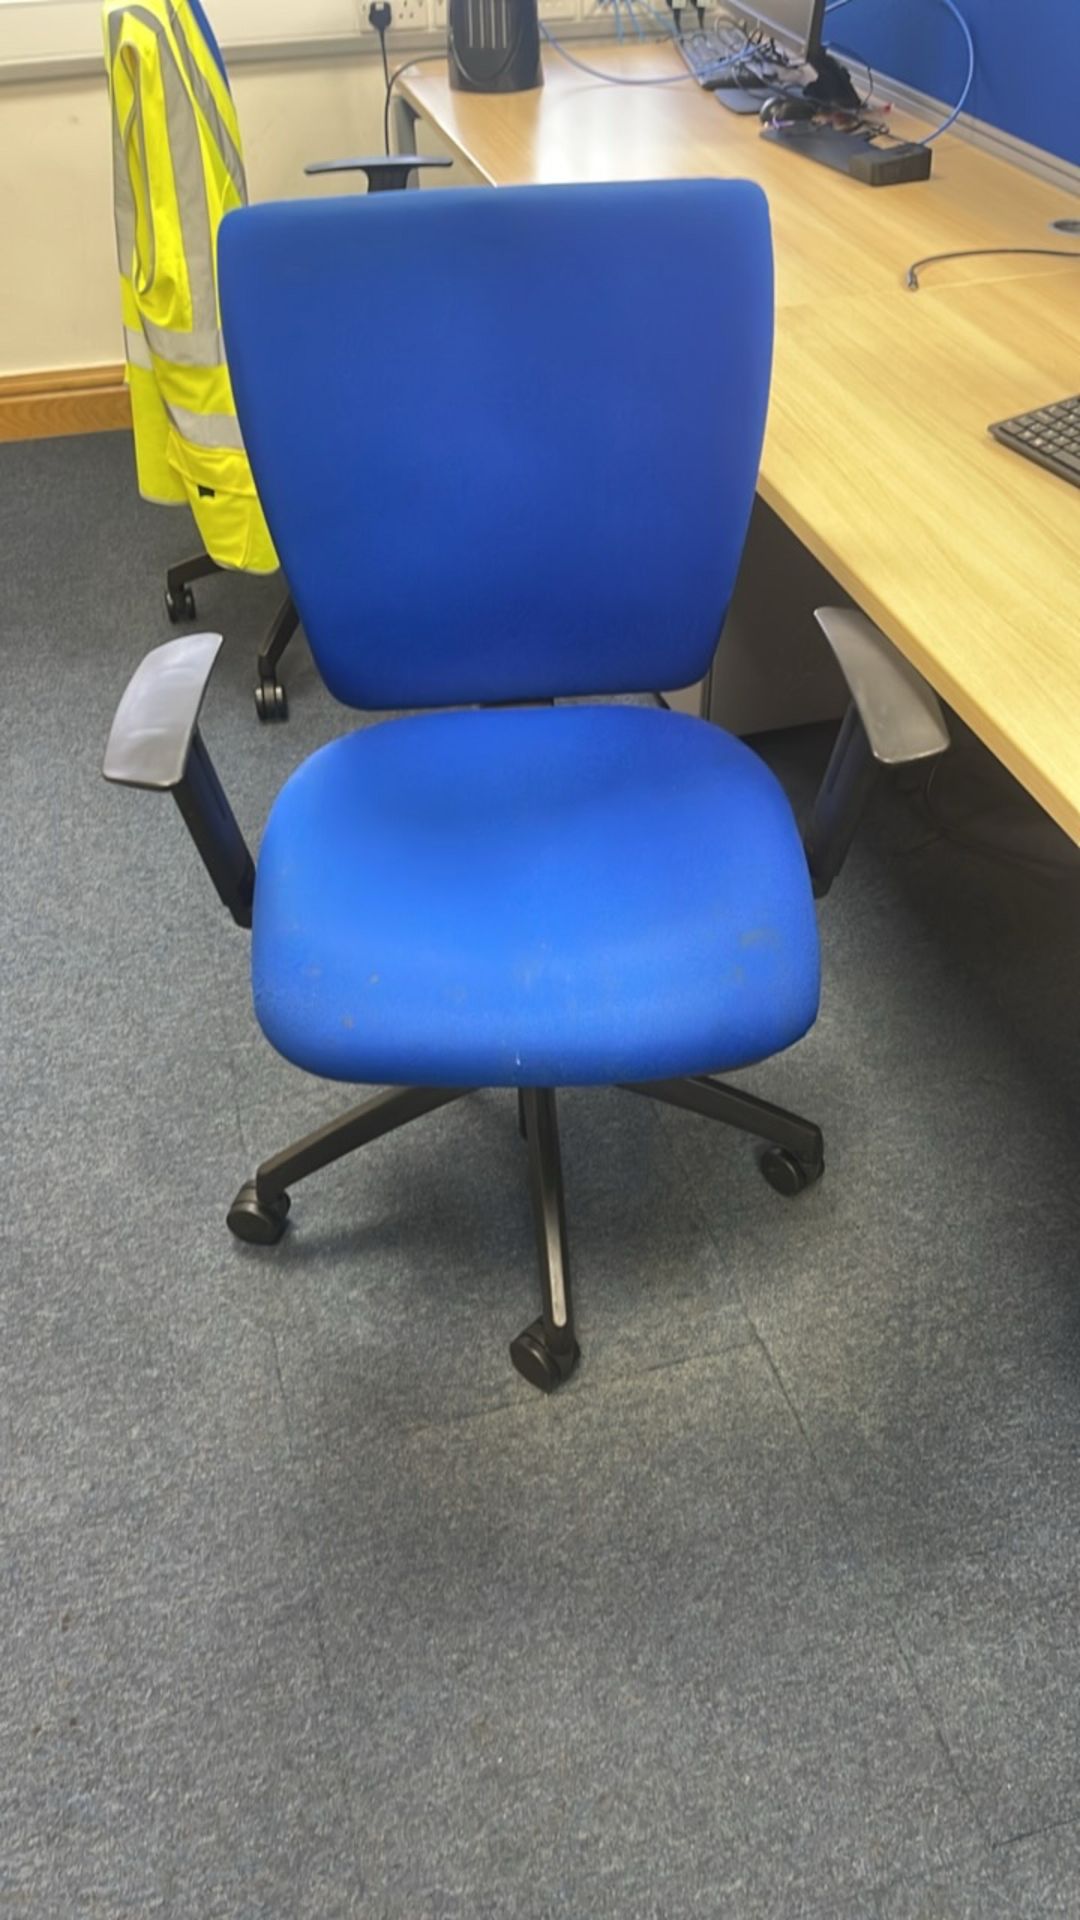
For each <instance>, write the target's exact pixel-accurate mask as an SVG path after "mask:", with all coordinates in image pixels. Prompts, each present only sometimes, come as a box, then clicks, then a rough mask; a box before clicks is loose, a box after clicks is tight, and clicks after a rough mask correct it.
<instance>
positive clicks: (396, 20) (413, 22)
mask: <svg viewBox="0 0 1080 1920" xmlns="http://www.w3.org/2000/svg"><path fill="white" fill-rule="evenodd" d="M2 4H3V0H0V5H2ZM439 4H440V0H434V5H435V9H436V16H438V9H439ZM368 5H369V0H356V17H357V22H358V24H359V27H360V31H361V33H368V34H371V35H372V37H374V33H375V29H374V27H373V26H372V24H371V22H370V20H369V19H368ZM390 11H391V15H392V18H391V21H390V27H389V32H390V34H391V36H393V34H394V32H395V30H396V31H397V32H398V33H426V31H427V29H428V28H429V27H430V26H431V24H432V20H431V12H432V7H431V3H430V0H390ZM445 20H446V7H445V4H443V6H442V20H440V19H439V18H438V17H436V19H435V25H436V26H440V25H444V24H445Z"/></svg>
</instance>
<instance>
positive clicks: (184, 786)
mask: <svg viewBox="0 0 1080 1920" xmlns="http://www.w3.org/2000/svg"><path fill="white" fill-rule="evenodd" d="M220 648H221V635H220V633H191V634H185V635H184V636H183V637H182V638H181V639H179V640H167V641H166V643H165V645H164V646H162V647H155V648H154V650H153V652H152V653H148V654H147V656H146V658H145V660H143V661H142V662H141V663H140V665H139V666H138V667H137V668H136V669H135V672H134V674H133V675H132V677H131V679H130V681H129V682H128V686H127V689H126V691H125V693H124V696H123V698H122V700H121V702H120V705H119V706H118V707H117V709H116V717H115V719H114V720H113V723H112V730H111V732H110V734H109V740H108V745H107V746H106V748H105V764H104V767H103V769H102V771H103V773H104V775H105V778H106V780H112V781H115V782H116V783H117V784H118V785H120V786H124V787H148V788H151V789H153V790H154V791H156V792H161V793H171V794H172V795H173V798H174V799H175V801H176V804H177V806H178V807H179V808H180V811H181V813H182V814H183V816H184V819H185V821H186V822H187V826H188V831H189V832H190V834H191V837H192V839H193V840H194V842H195V845H196V846H197V848H198V850H199V853H200V855H201V857H202V861H203V864H204V866H205V867H206V870H207V872H208V873H209V875H210V878H211V880H212V881H213V882H214V885H215V887H216V888H217V891H218V894H219V896H220V898H221V899H222V901H223V902H224V904H225V905H226V906H227V907H228V909H229V912H230V913H231V914H232V917H233V919H234V920H235V921H236V923H237V926H240V927H250V925H251V903H252V898H253V896H254V891H255V863H254V861H253V860H252V858H251V855H250V853H249V852H248V850H247V847H246V845H245V843H244V837H243V834H242V833H241V832H240V828H239V827H238V826H237V824H236V818H235V815H234V814H233V811H232V808H231V807H230V805H229V802H228V800H227V799H226V798H225V794H224V791H223V789H222V786H221V782H220V780H219V779H218V777H217V773H216V772H215V770H214V765H213V762H212V761H211V759H210V755H209V754H208V753H207V751H206V747H205V745H204V744H203V739H202V735H201V734H200V732H199V712H200V709H201V707H202V703H203V697H204V695H205V693H206V688H207V684H208V682H209V679H210V675H211V674H212V672H213V670H214V662H215V661H216V659H217V657H218V653H219V651H220Z"/></svg>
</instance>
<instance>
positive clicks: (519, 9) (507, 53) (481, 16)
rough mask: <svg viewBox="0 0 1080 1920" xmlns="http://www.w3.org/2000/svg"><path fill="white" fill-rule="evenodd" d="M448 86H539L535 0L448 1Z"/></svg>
mask: <svg viewBox="0 0 1080 1920" xmlns="http://www.w3.org/2000/svg"><path fill="white" fill-rule="evenodd" d="M447 20H448V22H449V31H448V40H449V54H450V85H451V86H452V87H461V88H462V89H463V90H464V91H465V92H466V93H523V92H524V91H525V89H526V88H527V87H542V86H543V84H544V71H543V68H542V67H541V65H540V21H539V15H538V12H537V0H449V4H448V8H447Z"/></svg>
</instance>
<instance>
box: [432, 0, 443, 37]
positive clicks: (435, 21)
mask: <svg viewBox="0 0 1080 1920" xmlns="http://www.w3.org/2000/svg"><path fill="white" fill-rule="evenodd" d="M431 24H432V26H433V27H438V29H439V31H440V33H445V32H446V0H431Z"/></svg>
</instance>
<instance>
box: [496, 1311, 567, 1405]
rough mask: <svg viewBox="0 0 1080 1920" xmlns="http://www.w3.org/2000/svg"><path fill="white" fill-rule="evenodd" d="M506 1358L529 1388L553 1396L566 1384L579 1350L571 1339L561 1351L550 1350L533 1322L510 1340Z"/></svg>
mask: <svg viewBox="0 0 1080 1920" xmlns="http://www.w3.org/2000/svg"><path fill="white" fill-rule="evenodd" d="M510 1358H511V1360H512V1361H513V1363H514V1365H515V1367H516V1368H517V1370H518V1372H519V1373H520V1374H521V1376H522V1379H524V1380H527V1381H528V1382H529V1385H530V1386H532V1387H539V1389H540V1391H541V1393H554V1391H555V1389H556V1387H558V1386H561V1385H562V1383H563V1381H564V1380H569V1378H570V1375H571V1374H572V1373H573V1371H574V1368H575V1367H576V1366H577V1363H578V1361H579V1360H580V1358H581V1348H580V1347H579V1346H578V1343H577V1341H576V1340H574V1339H573V1338H571V1339H570V1341H569V1342H568V1344H567V1345H566V1346H565V1347H554V1346H552V1345H551V1342H550V1340H549V1339H548V1336H547V1334H546V1333H545V1332H544V1323H543V1321H542V1320H534V1321H533V1323H532V1326H531V1327H526V1329H525V1331H524V1333H519V1334H518V1337H517V1339H516V1340H511V1342H510Z"/></svg>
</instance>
